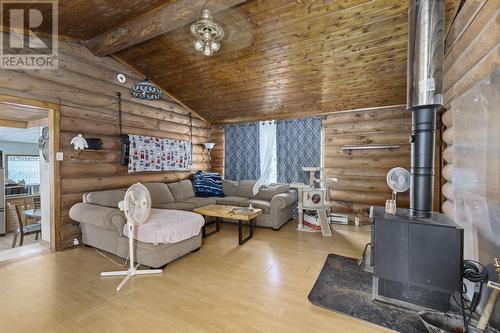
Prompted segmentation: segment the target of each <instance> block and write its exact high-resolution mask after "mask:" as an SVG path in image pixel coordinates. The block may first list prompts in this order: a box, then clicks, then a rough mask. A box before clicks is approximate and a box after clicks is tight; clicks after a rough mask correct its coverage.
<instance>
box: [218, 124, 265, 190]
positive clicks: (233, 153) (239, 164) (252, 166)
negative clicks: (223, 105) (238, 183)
mask: <svg viewBox="0 0 500 333" xmlns="http://www.w3.org/2000/svg"><path fill="white" fill-rule="evenodd" d="M224 145H225V153H224V155H225V157H224V178H225V179H230V180H246V179H251V180H256V179H259V178H260V150H259V123H250V124H241V125H225V126H224Z"/></svg>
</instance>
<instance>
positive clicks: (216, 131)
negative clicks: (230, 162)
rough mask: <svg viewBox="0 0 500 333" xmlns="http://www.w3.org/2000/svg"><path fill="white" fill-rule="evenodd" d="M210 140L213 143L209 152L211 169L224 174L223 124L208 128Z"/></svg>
mask: <svg viewBox="0 0 500 333" xmlns="http://www.w3.org/2000/svg"><path fill="white" fill-rule="evenodd" d="M210 142H213V143H215V146H214V149H213V150H212V153H211V156H212V158H211V163H210V165H211V170H212V171H213V172H218V173H220V174H221V175H222V176H224V126H216V125H214V126H212V127H211V128H210Z"/></svg>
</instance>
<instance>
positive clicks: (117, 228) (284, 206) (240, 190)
mask: <svg viewBox="0 0 500 333" xmlns="http://www.w3.org/2000/svg"><path fill="white" fill-rule="evenodd" d="M254 184H255V181H246V180H244V181H239V182H235V181H230V180H223V189H224V194H225V196H224V197H220V198H219V197H209V198H203V197H196V196H195V192H194V188H193V184H192V182H191V181H190V180H182V181H179V182H176V183H169V184H165V183H145V184H144V185H145V186H146V187H147V188H148V190H149V192H150V194H151V200H152V207H153V208H157V209H175V210H184V211H192V210H193V209H195V208H197V207H202V206H205V205H210V204H221V205H234V206H240V207H246V206H249V205H250V204H251V205H252V206H253V207H255V208H261V209H262V210H263V214H262V215H260V216H259V217H258V218H257V219H256V225H257V226H261V227H269V228H273V229H274V230H278V229H279V228H280V227H281V226H282V225H283V224H285V223H286V222H287V221H288V220H290V219H291V218H292V214H293V210H294V208H295V205H296V203H297V193H296V192H295V191H294V190H291V189H290V187H289V185H286V184H272V185H271V186H269V187H261V188H260V189H259V192H258V193H257V194H256V195H255V196H254V195H253V186H254ZM125 191H126V189H116V190H107V191H96V192H88V193H85V194H84V195H83V202H81V203H77V204H75V205H74V206H73V207H71V209H70V212H69V215H70V218H71V219H72V220H74V221H77V222H79V223H80V228H81V230H82V241H83V243H84V244H87V245H90V246H93V247H96V248H99V249H102V250H105V251H108V252H111V253H113V254H116V255H118V256H120V257H122V258H127V256H128V239H127V237H125V236H124V235H123V227H124V225H125V223H126V221H125V217H124V215H123V213H122V212H121V211H120V210H119V209H118V202H120V201H121V200H123V197H124V195H125ZM136 244H137V245H136V246H137V249H136V255H137V261H138V262H140V263H141V264H144V265H147V266H150V267H161V266H163V265H165V264H167V263H168V262H170V261H172V260H175V259H176V258H179V257H181V256H183V255H185V254H187V253H189V252H191V251H194V250H197V249H198V248H199V247H200V246H201V233H200V234H199V235H197V236H194V237H191V238H189V239H187V240H184V241H182V242H178V243H174V244H158V245H154V244H149V243H143V242H139V241H138V242H136Z"/></svg>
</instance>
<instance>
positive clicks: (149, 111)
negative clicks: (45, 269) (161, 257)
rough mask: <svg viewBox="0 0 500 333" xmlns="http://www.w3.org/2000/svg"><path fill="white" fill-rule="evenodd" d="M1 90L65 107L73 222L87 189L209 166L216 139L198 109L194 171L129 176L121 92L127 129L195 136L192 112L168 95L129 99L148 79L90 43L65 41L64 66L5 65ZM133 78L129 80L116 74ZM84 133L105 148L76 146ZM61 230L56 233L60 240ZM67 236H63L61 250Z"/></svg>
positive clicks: (66, 198) (172, 176)
mask: <svg viewBox="0 0 500 333" xmlns="http://www.w3.org/2000/svg"><path fill="white" fill-rule="evenodd" d="M0 73H1V75H0V94H5V95H12V96H17V97H22V98H29V99H35V100H40V101H45V102H51V103H56V104H59V105H60V112H61V120H60V128H61V133H60V149H61V151H63V152H64V160H63V161H62V162H61V177H62V179H61V216H60V217H56V220H57V221H60V222H58V225H56V230H61V225H63V224H67V223H70V219H69V216H68V212H69V209H70V207H71V206H72V205H74V204H75V203H77V202H80V201H81V200H82V195H83V193H84V192H87V191H93V190H104V189H113V188H122V187H127V186H129V185H131V184H133V183H134V182H137V181H144V182H153V181H154V182H172V181H177V180H180V179H185V178H189V177H190V176H191V174H192V172H193V171H195V170H200V169H202V170H206V169H208V164H207V163H204V161H205V162H206V161H207V158H206V157H207V156H206V153H205V152H204V151H203V145H202V143H203V142H207V141H208V138H209V133H210V131H209V127H208V123H207V122H206V121H204V120H203V119H200V118H199V117H198V116H197V115H195V114H193V133H192V134H193V143H194V146H193V147H194V148H193V159H194V164H193V168H192V170H191V172H163V173H140V174H132V175H129V174H128V173H127V168H126V166H122V165H120V164H119V158H120V139H119V126H118V107H117V99H116V96H115V95H116V92H121V94H122V98H123V102H122V110H123V132H124V133H126V134H139V135H151V136H158V137H164V138H172V139H182V140H189V139H190V127H189V113H190V112H191V111H190V110H189V109H187V108H186V107H185V106H183V105H182V104H181V103H180V102H178V101H176V100H174V99H173V98H170V97H167V98H166V99H165V100H163V101H141V100H138V99H133V98H132V97H131V96H130V93H129V91H130V87H131V86H132V85H133V84H134V83H135V82H137V81H138V80H140V79H141V77H139V76H138V75H137V74H136V73H134V72H133V71H131V70H130V69H128V68H126V67H124V66H123V65H122V64H121V63H119V62H118V61H116V60H114V59H112V58H97V57H94V56H93V55H92V54H91V53H90V52H89V51H88V50H87V49H86V48H83V47H81V46H79V45H76V44H72V43H68V42H61V43H60V46H59V69H58V70H55V71H54V70H17V71H11V70H0ZM117 73H123V74H125V75H126V77H127V82H126V83H125V84H119V83H118V82H117V81H116V74H117ZM77 133H83V134H84V136H85V137H96V138H101V139H102V140H103V148H102V150H99V151H91V150H86V151H78V152H77V151H74V150H73V149H72V147H71V145H70V140H71V138H72V137H74V136H75V135H76V134H77ZM58 236H59V233H57V232H56V237H58ZM60 241H61V239H57V240H56V245H57V246H58V247H59V245H60Z"/></svg>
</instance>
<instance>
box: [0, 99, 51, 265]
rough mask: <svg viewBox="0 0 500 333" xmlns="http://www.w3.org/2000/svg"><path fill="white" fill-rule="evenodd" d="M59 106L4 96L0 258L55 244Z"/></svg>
mask: <svg viewBox="0 0 500 333" xmlns="http://www.w3.org/2000/svg"><path fill="white" fill-rule="evenodd" d="M58 119H59V116H58V108H57V106H56V105H51V104H48V103H43V102H38V101H32V100H27V99H20V98H17V97H11V96H2V95H0V263H2V262H6V261H11V260H17V259H19V258H21V257H24V256H31V255H34V254H38V253H43V252H46V251H49V250H54V249H55V244H56V243H55V242H56V239H55V238H56V237H55V235H56V231H55V225H56V222H55V220H56V217H57V216H58V215H57V213H58V212H57V210H56V207H58V206H59V205H58V204H57V201H58V200H59V198H58V197H57V196H56V194H57V193H59V191H58V188H59V187H58V183H59V177H58V171H59V167H58V165H57V164H56V162H55V158H54V157H55V152H56V151H57V149H58V129H59V124H58Z"/></svg>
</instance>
